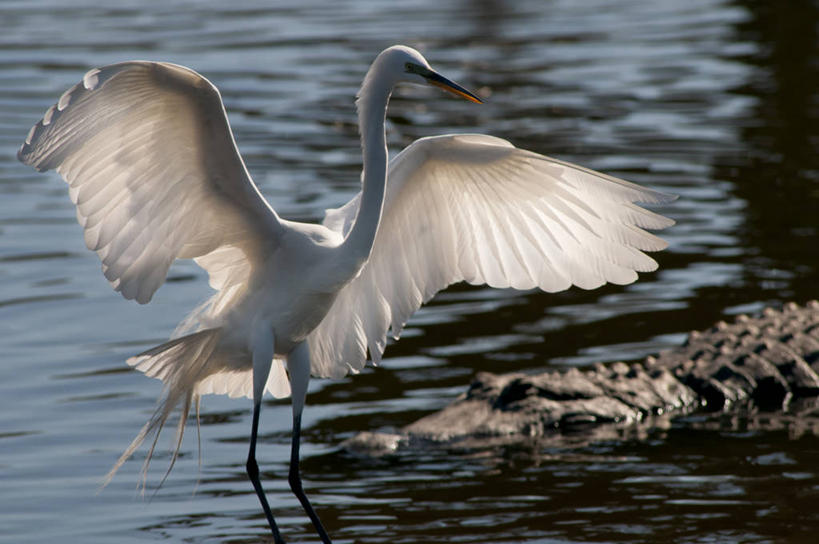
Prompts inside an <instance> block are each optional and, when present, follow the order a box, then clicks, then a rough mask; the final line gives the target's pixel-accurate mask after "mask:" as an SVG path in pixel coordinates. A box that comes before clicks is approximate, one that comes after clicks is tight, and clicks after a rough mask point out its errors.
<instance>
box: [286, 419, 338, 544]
mask: <svg viewBox="0 0 819 544" xmlns="http://www.w3.org/2000/svg"><path fill="white" fill-rule="evenodd" d="M300 441H301V414H298V415H295V416H294V417H293V441H292V443H291V446H290V474H289V475H288V478H287V480H288V482H290V489H292V490H293V494H294V495H295V496H296V498H298V499H299V502H300V503H301V505H302V507H304V511H305V512H306V513H307V515H308V516H309V517H310V521H312V522H313V527H315V528H316V532H317V533H318V535H319V537H320V538H321V541H322V542H323V543H324V544H333V543H332V541H331V540H330V537H329V536H327V531H325V530H324V526H323V525H322V524H321V520H320V519H319V517H318V514H316V511H315V510H313V505H312V504H310V499H308V498H307V495H305V494H304V488H303V487H302V484H301V471H300V470H299V442H300Z"/></svg>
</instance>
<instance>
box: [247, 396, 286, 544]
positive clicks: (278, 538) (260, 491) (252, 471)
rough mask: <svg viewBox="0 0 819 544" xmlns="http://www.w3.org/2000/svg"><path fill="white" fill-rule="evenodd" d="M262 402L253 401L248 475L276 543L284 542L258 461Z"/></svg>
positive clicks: (282, 543)
mask: <svg viewBox="0 0 819 544" xmlns="http://www.w3.org/2000/svg"><path fill="white" fill-rule="evenodd" d="M260 408H261V402H254V403H253V427H252V429H251V431H250V451H249V452H248V454H247V475H248V477H249V478H250V481H251V483H252V484H253V489H255V490H256V495H257V496H258V497H259V502H260V503H262V509H263V510H264V515H265V516H266V517H267V523H269V524H270V530H271V531H272V532H273V540H274V541H275V543H276V544H284V539H283V538H282V535H281V533H279V526H278V525H276V520H275V519H273V512H271V511H270V505H269V504H268V503H267V496H266V495H265V492H264V488H262V482H261V480H260V479H259V465H258V463H256V436H257V434H258V429H259V410H260Z"/></svg>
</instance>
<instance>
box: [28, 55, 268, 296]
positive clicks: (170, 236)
mask: <svg viewBox="0 0 819 544" xmlns="http://www.w3.org/2000/svg"><path fill="white" fill-rule="evenodd" d="M17 157H18V158H19V159H20V160H21V161H22V162H24V163H26V164H29V165H31V166H34V167H35V168H37V169H38V170H48V169H51V168H56V170H57V172H59V173H60V175H62V177H63V178H64V179H65V181H66V182H68V184H69V186H70V189H69V192H70V195H71V199H72V200H73V202H74V204H76V206H77V218H78V220H79V222H80V224H81V225H82V226H83V228H84V229H85V243H86V245H87V246H88V248H89V249H92V250H94V251H96V252H97V254H98V255H99V257H100V259H101V260H102V266H103V272H104V274H105V277H106V278H107V279H108V281H110V282H111V285H112V286H113V287H114V288H115V289H116V290H117V291H120V292H121V293H122V295H123V296H124V297H125V298H127V299H136V300H137V302H140V303H143V304H144V303H146V302H148V301H150V300H151V297H152V296H153V294H154V292H156V290H157V289H158V288H159V287H160V286H161V285H162V283H164V281H165V277H166V276H167V272H168V268H169V267H170V265H171V263H172V262H173V260H174V259H176V258H194V257H201V256H204V255H207V254H210V253H211V252H213V251H214V250H217V249H218V248H222V252H224V251H225V249H226V248H231V249H232V253H234V254H236V253H238V254H239V255H241V256H243V257H244V261H243V263H242V266H245V265H247V266H252V264H253V263H254V262H255V261H256V259H259V258H260V255H259V253H260V252H262V251H264V246H263V244H265V243H268V244H269V243H271V242H269V240H275V239H276V238H275V236H274V235H275V233H276V232H277V231H278V228H279V222H278V218H277V217H276V214H275V212H273V210H272V209H271V208H270V206H269V205H268V204H267V202H266V201H265V200H264V198H263V197H262V196H261V194H260V193H259V192H258V189H257V188H256V186H255V185H254V184H253V182H252V180H251V179H250V176H249V174H248V172H247V169H246V168H245V165H244V163H243V161H242V158H241V157H240V155H239V152H238V150H237V149H236V144H235V142H234V140H233V135H232V133H231V131H230V127H229V125H228V120H227V116H226V114H225V109H224V106H223V105H222V99H221V97H220V95H219V91H218V90H217V89H216V87H214V86H213V84H211V83H210V82H209V81H208V80H207V79H205V78H204V77H202V76H201V75H199V74H197V73H196V72H194V71H193V70H190V69H188V68H185V67H182V66H177V65H174V64H169V63H157V62H144V61H134V62H124V63H120V64H113V65H110V66H106V67H104V68H99V69H94V70H91V71H89V72H88V73H87V74H85V77H84V78H83V80H82V82H81V83H79V84H77V85H75V86H74V87H72V88H71V89H69V90H68V91H66V92H65V93H64V94H63V95H62V96H61V97H60V100H59V101H58V102H57V104H55V105H54V106H52V107H51V108H50V109H49V110H48V111H47V112H46V114H45V116H44V117H43V119H42V120H41V121H40V122H39V123H37V124H36V125H35V126H34V127H32V129H31V131H30V132H29V134H28V137H27V138H26V141H25V143H24V144H23V145H22V147H21V148H20V151H19V152H18V154H17ZM266 240H267V241H266ZM236 250H238V252H237V251H236ZM197 262H199V264H200V265H202V266H203V267H204V268H206V269H208V271H209V272H211V283H214V281H215V282H216V283H220V282H221V283H224V278H221V276H223V275H224V274H225V266H226V264H225V263H224V262H223V259H221V258H210V259H209V258H204V259H197ZM209 264H212V265H213V266H211V267H210V268H215V270H210V269H209V268H208V265H209ZM232 265H234V266H235V265H236V261H235V260H233V262H232Z"/></svg>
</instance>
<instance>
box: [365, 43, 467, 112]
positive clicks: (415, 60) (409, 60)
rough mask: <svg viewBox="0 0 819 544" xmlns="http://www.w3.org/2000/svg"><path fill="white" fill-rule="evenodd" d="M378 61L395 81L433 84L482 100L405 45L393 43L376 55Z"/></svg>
mask: <svg viewBox="0 0 819 544" xmlns="http://www.w3.org/2000/svg"><path fill="white" fill-rule="evenodd" d="M378 57H379V58H378V59H377V60H378V61H380V62H384V63H386V65H387V66H389V70H390V72H392V73H393V74H394V77H395V82H396V83H398V82H401V81H405V82H408V83H419V84H421V85H435V86H436V87H440V88H441V89H444V90H445V91H449V92H451V93H452V94H454V95H456V96H460V97H461V98H465V99H466V100H469V101H471V102H477V103H478V104H480V103H481V102H482V101H481V99H480V98H478V97H477V96H475V95H474V94H473V93H471V92H469V91H467V90H466V89H464V88H463V87H461V86H460V85H458V84H457V83H455V82H454V81H451V80H449V79H447V78H445V77H444V76H442V75H441V74H439V73H438V72H436V71H435V70H433V69H432V68H431V67H430V66H429V63H428V62H427V59H425V58H424V57H423V56H422V55H421V53H419V52H418V51H416V50H415V49H413V48H412V47H407V46H406V45H393V46H392V47H390V48H388V49H385V50H384V51H382V52H381V54H380V55H378Z"/></svg>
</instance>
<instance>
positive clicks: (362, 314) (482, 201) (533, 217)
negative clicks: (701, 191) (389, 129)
mask: <svg viewBox="0 0 819 544" xmlns="http://www.w3.org/2000/svg"><path fill="white" fill-rule="evenodd" d="M358 198H359V197H356V198H354V199H353V200H352V201H350V202H349V203H348V204H347V205H345V206H343V207H342V208H339V209H337V210H329V211H328V212H327V216H326V218H325V221H324V224H325V225H327V226H328V227H330V228H332V229H335V230H337V231H339V232H341V233H342V234H344V235H346V234H347V232H349V229H350V227H351V225H352V223H353V221H354V219H355V215H356V213H357V211H358ZM673 198H674V197H671V196H669V195H665V194H662V193H658V192H656V191H652V190H650V189H645V188H642V187H639V186H637V185H634V184H632V183H629V182H626V181H622V180H619V179H617V178H613V177H611V176H607V175H605V174H600V173H597V172H594V171H592V170H588V169H586V168H582V167H580V166H575V165H572V164H569V163H565V162H562V161H558V160H555V159H551V158H548V157H544V156H542V155H538V154H536V153H532V152H529V151H524V150H521V149H517V148H515V147H514V146H513V145H512V144H510V143H509V142H507V141H505V140H501V139H499V138H494V137H490V136H485V135H480V134H468V135H445V136H438V137H432V138H423V139H420V140H418V141H416V142H414V143H413V144H411V145H410V146H409V147H407V148H406V149H405V150H404V151H402V152H401V153H400V154H399V155H398V156H396V157H395V159H393V161H391V163H390V168H389V175H388V183H387V196H386V199H385V202H384V209H383V215H382V220H381V224H380V226H379V228H378V233H377V235H376V238H375V243H374V246H373V249H372V254H371V256H370V260H369V261H368V262H367V264H366V265H365V266H364V268H363V269H362V271H361V274H360V275H359V276H358V277H357V278H356V279H354V280H353V281H352V282H350V283H349V284H348V285H347V286H345V287H344V288H343V289H342V291H341V292H340V293H339V295H338V298H337V299H336V301H335V303H334V304H333V306H332V308H331V309H330V312H329V314H328V315H327V316H326V317H325V319H324V320H323V321H322V322H321V324H320V325H319V326H318V327H317V328H316V329H315V330H314V331H313V332H312V333H311V335H310V337H309V341H310V348H311V355H312V357H313V373H314V374H316V375H319V376H340V375H343V374H345V373H347V372H348V371H357V370H360V369H361V368H362V367H363V366H364V364H365V363H366V360H367V351H368V350H369V353H370V357H371V358H372V359H373V361H375V362H376V363H377V362H378V361H379V360H380V358H381V354H382V352H383V351H384V347H385V345H386V339H387V330H388V328H390V327H391V328H392V334H393V336H395V337H397V336H398V334H399V333H400V332H401V329H402V328H403V326H404V323H405V322H406V321H407V319H408V318H409V317H410V315H412V313H413V312H415V310H417V309H418V308H419V307H420V306H421V304H422V303H424V302H426V301H427V300H429V299H430V298H431V297H432V296H433V295H434V294H435V293H436V292H438V291H439V290H441V289H443V288H445V287H446V286H448V285H450V284H452V283H455V282H458V281H464V280H465V281H467V282H469V283H472V284H484V283H486V284H489V285H490V286H492V287H515V288H518V289H530V288H533V287H539V288H541V289H543V290H544V291H549V292H555V291H561V290H563V289H567V288H568V287H570V286H571V285H577V286H579V287H582V288H584V289H593V288H595V287H599V286H600V285H603V284H604V283H606V282H611V283H616V284H627V283H631V282H633V281H634V280H635V279H637V272H647V271H651V270H654V269H656V267H657V263H656V262H655V261H654V260H653V259H651V258H650V257H648V256H647V255H646V254H644V253H643V251H659V250H661V249H664V248H665V247H666V245H667V244H666V243H665V242H664V241H663V240H661V239H660V238H658V237H656V236H654V235H652V234H650V233H648V232H646V231H645V230H643V229H661V228H664V227H668V226H670V225H672V224H673V221H672V220H670V219H667V218H665V217H662V216H660V215H657V214H655V213H653V212H650V211H648V210H645V209H643V208H640V207H638V206H636V205H635V204H634V203H635V202H642V203H648V204H663V203H666V202H669V201H671V200H673Z"/></svg>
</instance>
